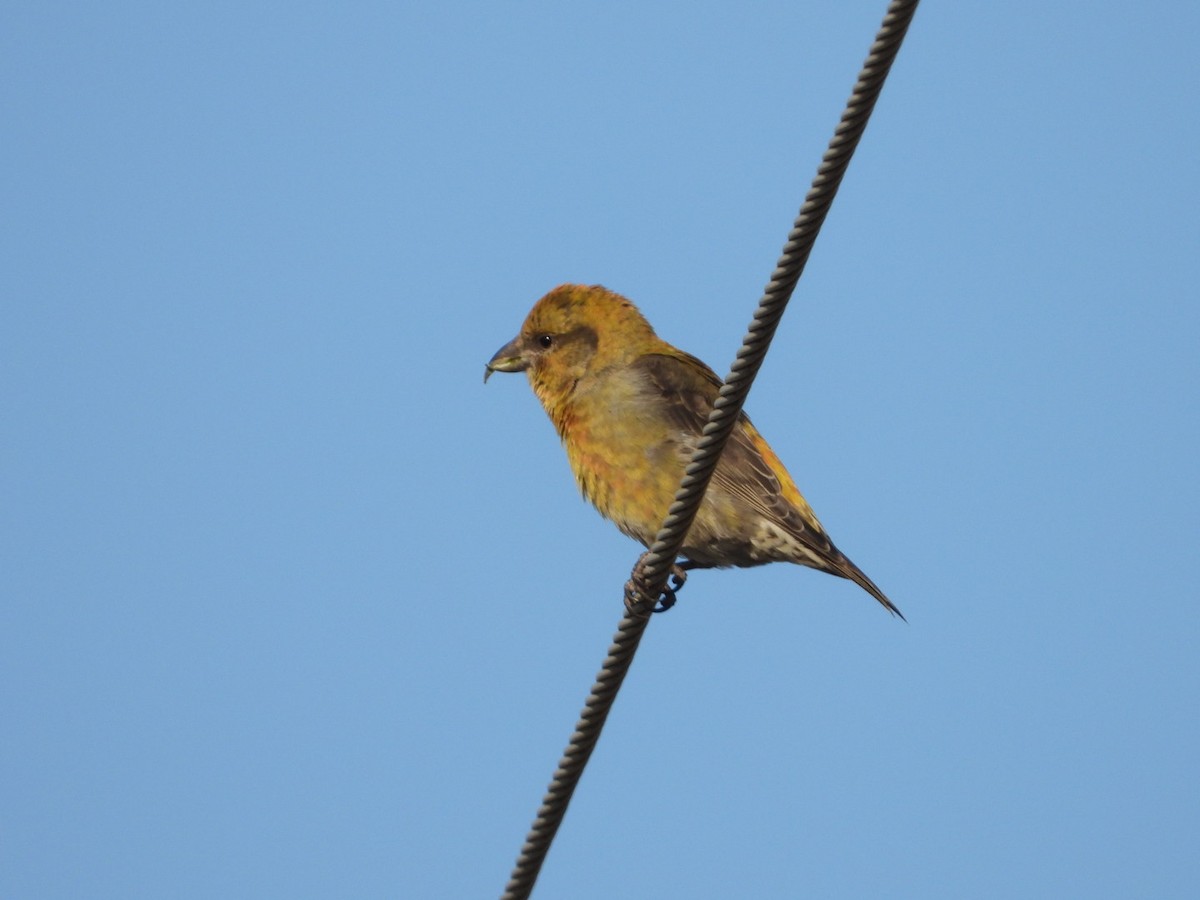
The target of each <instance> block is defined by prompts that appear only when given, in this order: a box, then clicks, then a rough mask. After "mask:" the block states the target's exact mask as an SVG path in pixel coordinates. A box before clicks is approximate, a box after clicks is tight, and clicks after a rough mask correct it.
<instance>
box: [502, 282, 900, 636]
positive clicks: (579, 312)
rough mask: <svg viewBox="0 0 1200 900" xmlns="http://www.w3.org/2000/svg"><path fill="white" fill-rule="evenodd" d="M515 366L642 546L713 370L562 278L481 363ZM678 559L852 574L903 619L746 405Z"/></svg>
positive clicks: (609, 513) (593, 490)
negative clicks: (815, 507) (803, 490)
mask: <svg viewBox="0 0 1200 900" xmlns="http://www.w3.org/2000/svg"><path fill="white" fill-rule="evenodd" d="M493 372H524V373H525V374H526V376H528V378H529V383H530V384H531V385H532V386H533V390H534V393H535V394H537V397H538V399H539V400H540V401H541V403H542V406H543V407H544V408H545V410H546V412H547V413H548V414H549V416H550V419H551V421H553V423H554V427H555V428H556V429H557V431H558V434H559V437H561V438H562V442H563V444H564V445H565V447H566V449H567V458H568V459H569V460H570V463H571V469H572V471H573V472H574V473H575V480H576V482H578V484H579V488H580V490H581V491H582V492H583V495H584V497H586V498H587V499H588V500H589V501H591V503H592V504H593V505H594V506H595V507H596V509H597V510H599V511H600V514H601V515H603V516H604V517H605V518H607V519H610V520H612V522H613V523H615V524H616V526H617V527H618V528H619V529H621V531H623V532H624V533H625V534H627V535H629V536H630V537H632V538H634V539H636V540H638V541H641V542H642V544H644V545H645V546H647V547H649V546H651V544H653V542H654V537H655V534H656V533H657V531H658V528H659V526H660V525H661V523H662V520H663V518H664V516H665V515H666V512H667V510H668V508H669V507H670V506H671V502H672V500H673V499H674V496H675V490H676V489H677V488H678V487H679V482H680V480H681V479H682V477H683V473H684V469H685V468H686V467H687V464H688V462H689V461H690V459H691V457H692V453H693V451H694V450H695V448H696V444H697V442H698V441H699V440H700V433H701V431H702V429H703V428H704V424H705V422H706V420H707V419H708V415H709V413H710V412H711V410H712V407H713V403H714V402H715V401H716V399H717V392H718V391H719V390H720V388H721V379H720V378H718V377H717V374H716V373H715V372H713V370H712V369H710V368H709V367H708V366H706V365H705V364H704V363H702V362H701V361H700V360H698V359H696V357H694V356H692V355H690V354H688V353H684V352H683V351H682V350H678V349H676V348H675V347H673V346H671V345H670V344H668V343H667V342H666V341H664V340H662V339H661V338H659V337H658V336H657V335H656V334H655V333H654V329H653V328H651V327H650V323H649V322H648V321H646V318H645V317H644V316H643V315H642V314H641V312H640V311H639V310H638V308H637V307H636V306H634V305H633V303H632V302H630V301H629V300H627V299H626V298H624V297H622V296H621V295H620V294H616V293H614V292H612V291H610V290H607V289H606V288H603V287H600V286H590V287H589V286H584V285H576V284H564V285H561V286H559V287H557V288H555V289H554V290H552V291H551V292H550V293H548V294H546V296H544V297H542V299H541V300H539V301H538V302H537V303H536V304H534V307H533V309H532V310H530V312H529V315H528V316H527V317H526V319H525V323H524V324H523V325H522V326H521V332H520V334H518V335H517V336H516V337H515V338H514V339H513V340H511V341H510V342H509V343H507V344H505V345H504V346H503V347H501V348H500V349H499V350H498V351H497V352H496V355H495V356H493V357H492V359H491V361H490V362H488V364H487V368H486V371H485V373H484V381H485V382H486V381H487V379H488V377H489V376H490V375H491V374H492V373H493ZM680 552H681V554H682V556H683V557H684V558H685V561H684V562H683V563H682V569H684V570H687V569H703V568H713V567H726V566H757V565H762V564H764V563H769V562H792V563H799V564H800V565H804V566H809V567H810V568H813V569H818V570H820V571H822V572H828V573H830V574H831V575H839V576H841V577H842V578H848V579H850V580H851V581H853V582H854V583H855V584H857V585H859V586H860V587H861V588H863V590H865V591H866V592H867V593H869V594H870V595H871V596H872V597H874V598H875V599H876V600H878V601H879V602H880V603H882V604H883V605H884V607H886V608H887V609H888V610H889V611H890V612H892V613H894V614H896V615H899V616H901V618H903V616H902V615H901V613H900V610H899V609H897V608H896V606H895V605H894V604H893V603H892V602H891V601H890V600H888V598H887V597H886V596H884V593H883V592H882V591H881V590H880V589H879V588H878V587H876V586H875V583H874V582H873V581H871V579H870V578H868V577H867V576H866V575H865V574H864V573H863V571H862V570H861V569H859V568H858V566H856V565H855V564H854V563H852V562H851V561H850V560H849V559H848V558H847V557H846V555H845V554H844V553H842V552H841V551H840V550H838V548H837V547H835V546H834V545H833V542H832V541H831V540H830V539H829V536H828V535H827V534H826V533H825V529H824V528H822V527H821V523H820V522H819V521H817V517H816V515H815V514H814V513H813V511H812V507H810V506H809V505H808V501H806V500H805V499H804V497H803V496H801V494H800V491H799V490H798V489H797V488H796V485H795V483H794V482H793V481H792V478H791V476H790V475H788V473H787V470H786V469H785V468H784V467H783V463H781V462H780V461H779V457H777V456H776V455H775V453H774V451H772V450H771V447H770V445H768V444H767V442H766V441H765V440H764V439H763V437H762V435H760V434H759V433H758V431H757V430H756V429H755V427H754V426H753V425H752V424H750V420H749V419H748V418H747V417H746V416H745V414H742V415H741V416H740V417H739V419H738V423H737V426H736V427H735V428H734V430H733V433H732V436H731V437H730V439H729V442H728V443H727V444H726V445H725V449H724V452H723V453H722V455H721V459H720V461H719V463H718V464H717V468H716V471H715V472H714V474H713V477H712V481H711V482H710V483H709V486H708V490H707V492H706V493H705V495H704V500H703V502H702V503H701V505H700V509H699V511H698V512H697V514H696V519H695V522H694V523H693V524H692V527H691V530H690V531H689V532H688V535H687V538H686V539H685V540H684V543H683V548H682V550H681V551H680Z"/></svg>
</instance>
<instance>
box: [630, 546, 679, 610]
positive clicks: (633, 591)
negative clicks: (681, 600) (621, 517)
mask: <svg viewBox="0 0 1200 900" xmlns="http://www.w3.org/2000/svg"><path fill="white" fill-rule="evenodd" d="M686 581H687V572H686V571H684V569H683V567H682V566H680V565H678V564H676V565H672V566H671V576H670V578H669V579H668V583H667V584H665V585H663V589H662V592H661V593H659V595H658V597H657V599H656V601H655V604H654V606H653V607H651V609H650V612H652V613H663V612H666V611H667V610H668V609H670V608H671V607H672V606H674V605H675V601H676V600H677V599H678V598H677V597H676V593H677V592H678V591H679V590H680V588H682V587H683V585H684V583H685V582H686ZM646 587H647V586H646V554H645V553H643V554H642V555H641V557H640V558H639V559H638V561H637V564H636V565H634V567H633V572H631V573H630V578H629V580H628V581H627V582H625V608H626V609H627V610H629V612H631V613H632V614H634V615H636V616H643V617H644V616H646V615H648V613H647V612H646V599H645V598H646V597H647V596H648V595H649V591H648V590H647V589H646Z"/></svg>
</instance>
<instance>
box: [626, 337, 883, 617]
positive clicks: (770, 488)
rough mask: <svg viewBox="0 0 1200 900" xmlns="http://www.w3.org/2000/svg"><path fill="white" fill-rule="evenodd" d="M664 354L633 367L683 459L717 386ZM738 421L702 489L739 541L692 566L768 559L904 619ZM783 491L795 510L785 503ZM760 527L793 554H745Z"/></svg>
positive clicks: (691, 363)
mask: <svg viewBox="0 0 1200 900" xmlns="http://www.w3.org/2000/svg"><path fill="white" fill-rule="evenodd" d="M671 350H672V353H670V354H667V353H660V354H652V355H648V356H645V357H643V358H641V359H640V360H638V362H637V366H638V367H639V368H640V369H641V371H642V374H643V375H644V382H643V383H644V385H645V389H646V390H647V391H650V392H653V393H654V394H656V395H657V399H658V400H659V404H658V406H659V408H660V409H661V410H662V411H663V415H664V416H666V417H667V420H668V421H669V422H670V423H671V424H672V425H673V426H674V427H675V428H677V429H678V430H679V432H680V442H679V452H680V454H681V456H683V457H684V458H685V459H690V458H691V455H692V452H693V451H694V449H695V445H696V442H697V441H698V440H699V437H700V434H701V432H702V431H703V429H704V425H705V423H706V422H707V421H708V415H709V413H710V412H711V411H712V407H713V404H714V403H715V402H716V399H717V393H718V392H719V391H720V389H721V379H720V378H718V377H717V374H716V373H715V372H713V370H712V369H710V368H709V367H708V366H706V365H705V364H704V363H703V362H701V361H700V360H698V359H696V357H694V356H691V355H689V354H687V353H684V352H682V351H679V350H675V348H671ZM739 422H740V424H741V426H742V427H738V428H735V429H734V431H733V433H732V434H731V435H730V437H729V441H728V443H726V445H725V449H724V450H723V451H722V453H721V460H720V462H719V463H718V464H717V470H716V472H714V473H713V479H712V482H711V483H710V484H709V493H710V494H711V493H713V492H717V493H719V494H724V495H727V496H728V497H730V498H732V499H733V500H734V501H735V503H736V505H737V507H738V508H739V510H740V514H739V518H741V519H742V520H743V521H742V523H741V524H742V525H744V530H745V533H744V534H743V535H740V539H735V540H733V541H731V542H730V544H729V545H728V546H724V547H722V548H721V552H720V553H719V554H718V555H719V556H720V557H721V560H720V561H719V562H716V563H708V562H705V561H704V560H702V559H697V560H694V561H695V562H697V563H699V564H700V565H711V564H715V565H742V566H745V565H755V564H758V563H763V562H770V561H771V560H772V559H778V560H780V561H782V560H784V559H787V560H789V561H791V562H797V563H801V564H803V565H808V566H810V567H812V568H814V569H819V570H821V571H824V572H829V573H830V574H833V575H839V576H841V577H842V578H848V579H849V580H851V581H853V582H854V583H855V584H857V585H858V586H859V587H861V588H862V589H863V590H865V591H866V592H867V593H869V594H870V595H871V596H873V597H874V598H875V599H876V600H878V601H879V602H880V603H881V604H883V606H884V607H885V608H886V609H887V610H888V611H889V612H891V613H893V614H894V615H898V616H900V618H904V616H903V614H902V613H901V612H900V610H899V609H898V608H896V606H895V605H894V604H893V603H892V602H891V601H890V600H889V599H888V598H887V597H886V596H885V595H884V593H883V591H881V590H880V589H879V587H878V586H877V585H876V584H875V583H874V582H873V581H871V579H870V578H868V577H867V575H866V573H865V572H863V571H862V569H860V568H859V567H858V566H856V565H855V564H854V563H853V562H852V561H851V560H850V558H849V557H847V556H846V555H845V554H844V553H842V552H841V551H840V550H838V548H837V547H835V546H834V544H833V542H832V541H831V540H830V539H829V535H827V534H826V533H825V529H824V528H822V527H821V523H820V522H819V521H818V520H817V517H816V516H815V515H814V514H813V512H812V510H811V509H810V508H809V507H808V503H807V502H806V501H805V500H804V498H803V497H801V496H800V493H799V491H798V490H797V489H796V486H795V485H794V484H792V483H791V478H790V476H789V475H787V473H786V471H785V470H784V469H783V464H782V463H780V462H779V460H778V458H776V457H775V455H774V453H772V451H771V450H770V448H769V447H768V446H767V444H766V441H765V440H763V438H762V436H761V435H760V434H759V433H758V431H757V430H756V429H755V428H754V426H753V425H752V424H751V422H750V419H749V418H748V417H747V416H746V415H745V413H742V414H741V415H740V416H739ZM764 454H766V455H764ZM768 456H769V457H770V459H768V458H767V457H768ZM772 464H774V465H775V466H777V467H778V469H779V471H780V472H782V473H783V474H782V478H785V479H787V487H786V489H785V486H784V485H783V484H782V483H781V481H780V478H781V476H780V475H779V474H777V472H776V471H775V469H774V468H773V467H772ZM789 489H790V492H791V493H792V494H794V496H795V498H796V500H797V501H798V503H799V506H797V505H796V504H794V503H792V502H790V501H789V499H788V497H787V493H788V492H789ZM801 506H802V507H803V509H801V508H800V507H801ZM756 520H757V521H756ZM763 521H765V522H769V523H772V524H773V525H775V526H777V527H779V528H781V529H782V530H783V531H785V532H786V533H787V534H788V535H790V536H791V538H792V539H793V540H794V541H795V542H796V544H798V545H799V548H798V549H799V550H800V552H799V553H795V552H791V553H786V554H784V555H780V556H772V555H769V554H767V555H763V554H762V553H761V552H754V549H755V548H752V546H751V542H752V540H753V536H754V535H755V528H756V527H757V526H758V524H760V523H761V522H763ZM794 549H797V548H793V550H794ZM694 555H695V554H694Z"/></svg>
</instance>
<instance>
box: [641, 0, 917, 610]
mask: <svg viewBox="0 0 1200 900" xmlns="http://www.w3.org/2000/svg"><path fill="white" fill-rule="evenodd" d="M918 2H919V0H892V3H891V4H890V5H889V6H888V10H887V14H886V15H885V16H884V18H883V24H882V25H881V26H880V28H879V32H878V34H876V35H875V43H874V44H872V45H871V50H870V52H869V53H868V54H867V59H866V61H865V62H864V63H863V67H862V70H861V71H860V72H859V74H858V81H857V82H855V85H854V90H853V91H852V92H851V94H850V99H849V100H848V101H847V103H846V109H845V111H844V112H843V113H842V118H841V121H840V122H838V126H837V128H836V129H835V130H834V133H833V139H832V140H831V141H830V142H829V149H827V150H826V151H825V155H824V156H823V157H822V158H821V165H820V166H819V167H818V168H817V175H816V177H815V178H814V179H813V183H812V187H810V188H809V191H808V194H807V196H805V198H804V204H803V205H802V206H801V207H800V214H799V215H798V216H797V217H796V221H795V223H794V224H793V226H792V230H791V232H790V233H789V234H788V239H787V243H786V244H784V247H783V254H782V255H781V256H780V257H779V261H778V262H777V263H776V264H775V271H774V272H773V273H771V280H770V281H769V282H768V283H767V286H766V288H765V289H764V290H763V296H762V299H761V300H759V301H758V308H757V309H756V310H755V311H754V318H753V320H752V321H751V323H750V327H749V330H748V331H747V332H746V336H745V337H744V338H743V339H742V346H741V349H739V350H738V352H737V358H736V359H735V360H734V362H733V366H732V367H731V368H730V370H729V374H728V375H727V376H726V377H725V383H724V384H723V385H722V386H721V391H720V393H719V394H718V395H717V400H716V403H714V404H713V409H712V412H711V413H710V414H709V417H708V422H707V423H706V424H705V426H704V431H703V432H702V435H703V436H702V437H701V439H700V442H699V444H697V446H696V450H695V452H694V453H693V454H692V460H691V462H690V463H689V464H688V467H687V471H686V472H685V474H684V477H683V481H682V482H680V485H679V490H678V491H676V492H675V500H674V502H673V503H672V504H671V508H670V510H669V511H668V513H667V518H666V519H665V520H664V521H663V524H662V528H660V529H659V532H658V534H657V535H656V536H655V539H654V544H653V545H652V546H651V547H650V552H649V553H648V554H647V555H646V556H645V558H644V559H643V561H642V566H643V568H642V577H643V583H642V584H641V585H639V586H638V587H640V588H641V591H642V594H643V596H642V597H641V602H642V603H643V604H647V603H652V602H653V600H654V599H655V598H657V597H658V595H659V594H660V593H661V592H662V589H663V588H664V587H665V586H666V582H667V575H668V574H669V572H670V569H671V566H672V565H673V564H674V562H675V558H676V557H677V556H678V555H679V551H680V548H681V547H682V546H683V541H684V539H685V538H686V537H687V533H688V529H690V528H691V527H692V522H693V520H694V519H695V518H696V512H697V511H698V510H699V509H700V502H701V501H702V500H703V499H704V492H705V490H706V489H707V488H708V482H709V481H710V480H711V479H712V475H713V472H714V471H716V468H717V461H718V460H719V459H720V458H721V451H722V450H723V449H724V447H725V442H726V441H728V440H729V436H730V434H732V433H733V428H734V426H735V425H736V424H737V420H738V416H739V415H740V414H741V411H742V406H743V404H744V403H745V402H746V395H747V394H749V393H750V386H751V385H752V384H753V383H754V376H755V375H757V374H758V370H759V367H760V366H762V361H763V359H764V358H765V357H766V355H767V348H768V347H770V345H771V338H772V337H774V336H775V329H776V328H777V327H778V326H779V320H780V319H781V318H782V317H783V311H784V309H786V308H787V304H788V301H789V300H790V299H791V297H792V291H793V290H794V289H795V287H796V282H797V281H799V280H800V274H801V273H802V272H803V271H804V266H805V264H806V263H807V262H808V256H809V253H811V252H812V247H813V243H814V242H815V241H816V239H817V233H818V232H820V230H821V225H822V224H823V223H824V222H825V215H826V214H827V213H828V212H829V207H830V205H831V204H832V203H833V198H834V197H835V196H837V191H838V187H839V186H840V185H841V183H842V176H843V175H845V174H846V167H847V166H849V165H850V157H851V156H853V155H854V149H855V148H856V147H857V146H858V141H859V138H861V137H862V134H863V130H864V129H865V128H866V127H867V120H868V119H869V118H870V117H871V110H873V109H874V108H875V101H876V100H877V99H879V92H880V90H881V89H882V88H883V82H884V80H885V79H886V78H887V74H888V71H889V70H890V69H891V67H892V62H893V60H895V58H896V53H897V51H899V49H900V43H901V42H902V41H903V40H904V34H905V32H907V31H908V26H909V23H910V22H911V21H912V17H913V13H915V12H916V10H917V3H918Z"/></svg>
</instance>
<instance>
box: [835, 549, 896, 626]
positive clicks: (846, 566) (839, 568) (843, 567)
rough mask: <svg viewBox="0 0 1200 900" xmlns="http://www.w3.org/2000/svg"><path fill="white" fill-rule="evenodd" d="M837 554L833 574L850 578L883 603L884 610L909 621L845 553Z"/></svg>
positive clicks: (837, 552) (838, 552)
mask: <svg viewBox="0 0 1200 900" xmlns="http://www.w3.org/2000/svg"><path fill="white" fill-rule="evenodd" d="M835 554H836V557H835V559H834V561H833V567H832V568H833V572H832V574H835V575H841V576H842V577H843V578H849V579H850V580H851V581H853V582H854V583H855V584H857V585H858V586H859V587H860V588H862V589H863V590H864V591H866V592H867V593H868V594H870V595H871V596H872V597H874V598H875V599H876V600H878V601H879V602H880V603H882V604H883V606H884V608H885V609H886V610H887V611H888V612H890V613H891V614H892V615H893V616H899V617H900V618H901V619H903V620H904V621H905V622H907V621H908V619H905V618H904V613H902V612H900V607H898V606H896V604H895V603H893V602H892V601H891V600H889V599H888V598H887V595H886V594H884V593H883V591H881V590H880V589H879V588H878V586H877V585H876V584H875V582H873V581H872V580H871V579H870V578H868V577H867V573H866V572H864V571H863V570H862V569H860V568H859V567H858V566H856V565H855V564H854V563H852V562H851V561H850V559H849V558H848V557H847V556H846V555H845V554H844V553H841V552H840V551H835Z"/></svg>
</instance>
